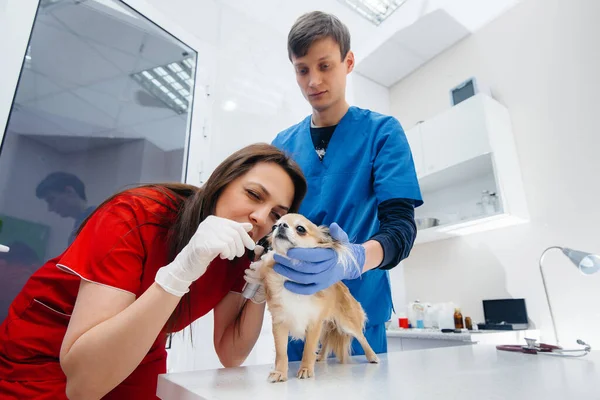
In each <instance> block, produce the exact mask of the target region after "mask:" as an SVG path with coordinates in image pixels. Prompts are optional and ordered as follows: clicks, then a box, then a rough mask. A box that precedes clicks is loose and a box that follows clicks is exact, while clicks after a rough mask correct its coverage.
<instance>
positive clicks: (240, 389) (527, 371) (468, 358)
mask: <svg viewBox="0 0 600 400" xmlns="http://www.w3.org/2000/svg"><path fill="white" fill-rule="evenodd" d="M380 359H381V363H380V364H368V363H367V362H366V360H365V358H364V356H355V357H353V358H352V361H353V363H352V364H339V363H338V362H337V361H336V360H334V359H331V360H328V361H327V363H318V364H317V366H316V369H315V377H314V378H311V379H307V380H299V379H296V377H295V372H296V370H297V369H298V365H299V363H298V362H294V363H290V379H289V380H288V381H287V382H283V383H269V382H267V376H268V374H269V371H271V368H272V367H271V365H257V366H249V367H240V368H228V369H225V368H222V369H217V370H208V371H197V372H184V373H175V374H164V375H160V376H159V380H158V393H157V394H158V396H159V397H160V398H161V399H163V400H176V399H177V400H179V399H181V400H200V399H202V400H239V399H290V400H296V399H297V400H307V399H325V398H328V397H332V398H334V399H344V400H348V399H369V400H375V399H383V400H390V399H402V400H409V399H420V400H428V399H442V398H444V399H460V400H466V399H473V400H475V399H477V400H500V399H527V400H531V399H544V400H553V399H560V400H563V399H577V400H588V399H590V400H591V399H596V400H597V399H600V379H599V378H598V377H599V376H600V351H593V352H592V353H591V354H589V355H588V356H586V357H583V358H564V357H557V356H549V355H531V354H524V353H513V352H505V351H498V350H496V348H495V346H490V345H479V346H460V347H448V348H441V349H431V350H419V351H411V352H397V353H388V354H382V355H380Z"/></svg>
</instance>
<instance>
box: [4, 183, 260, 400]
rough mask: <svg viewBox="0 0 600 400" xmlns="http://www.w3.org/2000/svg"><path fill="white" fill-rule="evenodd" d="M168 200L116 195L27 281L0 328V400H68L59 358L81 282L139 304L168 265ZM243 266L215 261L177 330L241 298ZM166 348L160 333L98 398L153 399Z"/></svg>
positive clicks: (154, 194)
mask: <svg viewBox="0 0 600 400" xmlns="http://www.w3.org/2000/svg"><path fill="white" fill-rule="evenodd" d="M147 196H149V197H151V198H154V199H158V200H159V201H161V202H163V203H166V204H167V205H168V206H164V205H161V204H159V203H157V202H156V201H154V200H152V199H149V198H147ZM174 199H175V197H173V199H170V198H169V197H167V196H166V195H165V194H162V193H160V192H159V191H158V190H156V189H149V188H138V189H132V190H130V191H128V192H125V193H124V194H120V195H118V196H117V197H116V198H114V199H113V200H111V201H110V202H109V203H107V204H106V205H105V206H103V207H101V208H100V209H98V210H97V211H96V213H95V214H94V215H93V216H92V217H91V218H90V219H89V220H88V222H87V223H86V225H85V226H84V227H83V229H82V230H81V232H80V234H79V235H78V236H77V238H76V239H75V241H74V242H73V244H71V246H70V247H68V248H67V250H65V252H64V253H63V254H61V255H60V256H58V257H56V258H54V259H52V260H50V261H48V262H47V263H46V264H44V265H43V266H42V267H41V268H40V269H39V270H38V271H37V272H35V273H34V274H33V275H32V276H31V278H30V279H29V280H28V281H27V283H26V284H25V286H24V287H23V289H22V291H21V292H20V293H19V294H18V295H17V297H16V298H15V300H14V301H13V303H12V304H11V306H10V308H9V311H8V317H7V318H6V320H5V321H4V323H2V325H0V398H2V399H19V400H21V399H34V398H35V399H53V400H55V399H66V396H65V384H66V377H65V375H64V373H63V371H62V369H61V367H60V362H59V352H60V347H61V344H62V340H63V338H64V335H65V333H66V330H67V326H68V324H69V318H70V315H71V313H72V312H73V307H74V305H75V300H76V297H77V291H78V288H79V284H80V281H81V279H85V280H86V281H89V282H94V283H97V284H101V285H107V286H110V287H113V288H115V289H118V290H123V291H126V292H130V293H133V294H135V295H136V297H139V296H140V295H141V294H142V293H143V292H144V291H145V290H146V289H147V288H148V287H149V286H150V285H152V283H153V282H154V277H155V275H156V272H157V270H158V269H159V268H160V267H162V266H164V265H166V264H168V262H169V260H168V249H167V245H166V243H167V242H166V239H167V229H166V228H163V227H160V226H157V225H162V226H169V224H172V223H173V221H174V219H175V213H174V211H173V208H174V207H173V205H172V204H173V200H174ZM178 201H180V200H176V203H177V202H178ZM248 265H249V261H248V260H247V259H246V258H239V259H236V260H234V261H233V262H231V261H228V260H221V259H220V258H218V257H217V258H216V259H215V260H214V261H213V262H212V263H211V265H210V266H209V267H208V269H207V271H206V273H205V274H204V275H203V276H202V277H201V278H200V279H198V280H197V281H196V282H194V284H193V285H192V287H191V290H190V293H189V294H188V295H187V296H190V301H187V300H186V299H185V298H184V299H183V301H182V302H181V303H180V304H181V306H182V307H183V309H182V312H181V313H180V314H179V315H181V318H180V320H179V321H178V323H177V326H176V329H175V331H178V330H181V329H183V328H184V327H186V326H187V325H189V324H190V322H192V321H194V320H196V319H198V318H200V317H201V316H203V315H205V314H206V313H208V312H209V311H210V310H212V309H213V308H214V307H215V306H216V305H217V303H219V301H221V299H223V297H225V295H226V294H227V293H229V292H230V291H235V292H241V290H242V288H243V285H244V279H243V276H244V270H245V269H246V267H247V266H248ZM188 305H189V308H188ZM165 345H166V334H160V335H159V336H158V338H157V339H156V341H155V342H154V344H153V345H152V347H151V349H150V351H149V352H148V354H147V355H146V357H145V358H144V359H143V361H142V362H141V364H140V365H139V366H138V367H137V368H136V369H135V370H134V371H133V372H132V373H131V375H130V376H129V377H127V378H126V379H125V380H124V381H123V382H122V383H121V384H120V385H119V386H117V387H116V388H115V389H114V390H113V391H111V392H110V393H109V394H107V395H106V396H105V397H104V398H105V399H127V400H133V399H153V398H157V397H156V385H157V377H158V374H161V373H165V372H166V359H167V353H166V350H165ZM90 362H93V360H90Z"/></svg>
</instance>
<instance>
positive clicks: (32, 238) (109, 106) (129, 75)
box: [0, 0, 197, 322]
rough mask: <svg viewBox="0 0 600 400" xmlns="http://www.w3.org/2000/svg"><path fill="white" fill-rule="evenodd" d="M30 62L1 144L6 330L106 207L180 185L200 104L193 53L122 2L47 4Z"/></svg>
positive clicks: (38, 19) (0, 306)
mask: <svg viewBox="0 0 600 400" xmlns="http://www.w3.org/2000/svg"><path fill="white" fill-rule="evenodd" d="M10 2H11V1H9V3H10ZM23 53H24V59H23V61H22V68H21V71H20V78H19V80H18V84H17V87H16V93H15V94H14V99H13V103H12V106H11V108H10V114H9V117H8V122H7V124H6V129H5V131H4V133H3V137H2V136H0V142H1V148H0V221H1V227H0V244H1V245H4V246H8V247H9V248H10V249H9V251H8V252H3V251H1V250H6V248H4V249H0V276H1V277H2V279H0V322H1V321H2V320H4V318H5V316H6V311H7V309H8V306H9V305H10V303H11V301H12V299H13V298H14V296H15V295H16V294H17V293H18V292H19V291H20V289H21V287H22V286H23V284H24V283H25V282H26V280H27V279H28V277H29V276H30V275H31V274H32V273H33V272H34V271H35V270H36V269H37V268H39V267H40V266H41V265H42V264H43V263H44V262H45V261H47V260H48V259H50V258H53V257H56V256H58V255H60V254H61V253H62V252H63V251H64V250H65V249H66V248H67V246H69V244H70V243H71V242H72V240H73V235H74V231H75V230H76V229H77V227H78V226H79V224H80V223H81V222H82V221H83V219H84V218H85V217H86V216H87V215H89V213H90V212H92V211H93V210H94V209H95V207H96V206H97V205H98V204H100V203H101V202H102V201H103V200H104V199H105V198H107V197H108V196H110V195H111V194H113V193H115V192H117V191H119V190H122V189H125V188H127V187H130V186H131V185H136V184H139V183H148V182H164V181H182V180H184V177H185V176H186V167H187V159H188V157H187V148H188V142H189V134H190V125H191V123H190V121H191V110H192V107H193V98H194V86H195V71H196V61H197V54H196V52H195V51H194V50H193V49H191V48H190V47H188V46H187V45H185V44H183V43H182V42H181V41H179V40H177V39H176V38H174V37H173V36H171V35H170V34H169V33H167V32H166V31H165V30H163V29H162V28H161V27H159V26H157V25H155V24H154V23H152V22H151V21H149V20H148V19H146V18H145V17H144V16H142V15H141V14H139V13H138V12H136V11H135V10H133V9H131V8H129V7H127V6H126V5H125V4H124V3H123V2H121V1H116V0H84V1H81V0H41V1H40V2H39V6H38V8H37V12H36V15H35V20H34V23H33V29H32V30H31V35H30V38H29V43H28V44H27V46H26V49H24V51H23Z"/></svg>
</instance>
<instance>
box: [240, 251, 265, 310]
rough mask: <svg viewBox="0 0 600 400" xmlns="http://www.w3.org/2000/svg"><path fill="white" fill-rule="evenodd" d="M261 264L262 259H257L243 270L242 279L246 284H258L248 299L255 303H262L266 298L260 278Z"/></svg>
mask: <svg viewBox="0 0 600 400" xmlns="http://www.w3.org/2000/svg"><path fill="white" fill-rule="evenodd" d="M262 266H263V260H262V259H261V260H258V261H255V262H253V263H251V264H250V266H249V267H248V268H247V269H246V271H244V274H245V275H244V280H245V281H246V282H248V284H256V285H259V287H258V289H257V290H256V293H255V294H254V296H252V298H251V299H250V301H252V302H253V303H256V304H262V303H264V302H265V301H266V300H267V296H266V294H265V285H264V282H263V280H262V279H261V276H260V275H261V272H260V269H261V268H262Z"/></svg>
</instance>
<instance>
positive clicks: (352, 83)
mask: <svg viewBox="0 0 600 400" xmlns="http://www.w3.org/2000/svg"><path fill="white" fill-rule="evenodd" d="M346 98H347V99H348V102H349V103H350V104H351V105H354V106H357V107H360V108H366V109H369V110H372V111H376V112H378V113H381V114H386V115H389V114H390V91H389V90H388V88H386V87H385V86H382V85H380V84H378V83H375V82H373V81H372V80H370V79H369V78H366V77H365V76H363V75H361V74H359V73H358V72H352V73H351V74H350V76H349V78H348V87H347V89H346Z"/></svg>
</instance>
